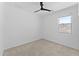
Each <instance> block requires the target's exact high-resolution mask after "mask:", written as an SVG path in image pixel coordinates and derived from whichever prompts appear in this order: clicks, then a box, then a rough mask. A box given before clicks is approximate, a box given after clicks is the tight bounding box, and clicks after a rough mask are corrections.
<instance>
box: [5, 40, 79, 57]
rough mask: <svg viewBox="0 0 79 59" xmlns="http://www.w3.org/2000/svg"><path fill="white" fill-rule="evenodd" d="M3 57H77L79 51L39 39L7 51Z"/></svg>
mask: <svg viewBox="0 0 79 59" xmlns="http://www.w3.org/2000/svg"><path fill="white" fill-rule="evenodd" d="M4 56H79V51H78V50H75V49H72V48H68V47H65V46H63V45H60V44H57V43H54V42H51V41H48V40H44V39H41V40H37V41H33V42H31V43H28V44H24V45H21V46H17V47H14V48H10V49H7V50H5V51H4Z"/></svg>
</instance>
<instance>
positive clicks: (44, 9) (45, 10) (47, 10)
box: [43, 9, 51, 12]
mask: <svg viewBox="0 0 79 59" xmlns="http://www.w3.org/2000/svg"><path fill="white" fill-rule="evenodd" d="M43 10H45V11H49V12H50V11H51V10H49V9H43Z"/></svg>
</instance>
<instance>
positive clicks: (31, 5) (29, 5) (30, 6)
mask: <svg viewBox="0 0 79 59" xmlns="http://www.w3.org/2000/svg"><path fill="white" fill-rule="evenodd" d="M9 4H10V5H13V6H15V7H18V8H22V9H24V10H26V11H36V10H39V9H40V3H39V2H15V3H13V2H12V3H9ZM74 4H77V2H44V7H45V8H47V9H50V10H54V11H58V10H61V9H64V8H67V7H69V6H72V5H74Z"/></svg>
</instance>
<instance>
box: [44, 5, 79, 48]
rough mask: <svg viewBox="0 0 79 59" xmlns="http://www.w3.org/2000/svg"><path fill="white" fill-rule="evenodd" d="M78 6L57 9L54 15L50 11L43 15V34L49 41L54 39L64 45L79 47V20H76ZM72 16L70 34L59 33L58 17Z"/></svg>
mask: <svg viewBox="0 0 79 59" xmlns="http://www.w3.org/2000/svg"><path fill="white" fill-rule="evenodd" d="M77 13H78V6H77V5H74V6H72V7H68V8H65V9H63V10H60V11H57V12H56V13H55V14H54V15H53V14H52V13H51V14H49V15H45V16H46V17H45V19H44V21H45V22H44V28H43V35H44V38H45V39H47V40H50V41H54V42H56V43H59V44H63V45H66V46H68V47H72V48H76V49H79V20H78V14H77ZM67 15H71V16H72V34H67V33H59V31H58V20H57V18H58V17H61V16H67Z"/></svg>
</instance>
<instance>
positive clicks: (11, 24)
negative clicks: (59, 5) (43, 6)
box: [3, 3, 40, 49]
mask: <svg viewBox="0 0 79 59" xmlns="http://www.w3.org/2000/svg"><path fill="white" fill-rule="evenodd" d="M4 10H5V11H4V17H5V19H4V20H5V21H4V33H3V34H4V49H7V48H11V47H15V46H18V45H21V44H24V43H28V42H31V41H34V40H38V39H39V26H40V24H39V19H38V18H39V17H38V15H36V14H35V13H32V12H28V11H27V10H23V9H20V8H17V7H15V6H12V5H10V4H9V3H5V5H4Z"/></svg>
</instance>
